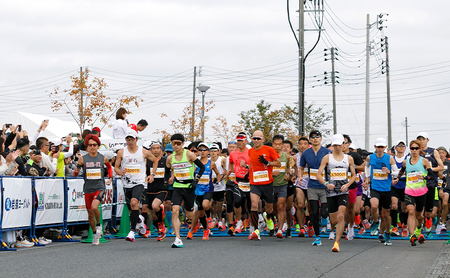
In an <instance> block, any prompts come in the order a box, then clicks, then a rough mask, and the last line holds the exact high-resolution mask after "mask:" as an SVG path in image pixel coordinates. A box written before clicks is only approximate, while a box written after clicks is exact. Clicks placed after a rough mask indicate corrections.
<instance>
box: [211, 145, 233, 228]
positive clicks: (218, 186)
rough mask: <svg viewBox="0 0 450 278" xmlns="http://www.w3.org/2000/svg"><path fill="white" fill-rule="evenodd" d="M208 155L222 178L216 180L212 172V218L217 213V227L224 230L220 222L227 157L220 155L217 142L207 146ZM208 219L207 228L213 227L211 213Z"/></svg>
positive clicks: (214, 173)
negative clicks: (213, 203)
mask: <svg viewBox="0 0 450 278" xmlns="http://www.w3.org/2000/svg"><path fill="white" fill-rule="evenodd" d="M209 151H210V155H211V161H212V162H214V164H215V165H216V168H217V170H218V171H219V174H220V175H222V178H221V179H220V182H219V181H218V177H217V175H216V172H213V176H212V177H213V184H214V194H213V197H212V199H213V200H214V201H215V207H214V209H213V211H214V218H215V216H216V215H217V218H216V219H219V223H218V228H219V229H221V230H222V231H225V225H224V224H223V222H222V217H221V215H222V205H223V200H224V198H225V189H226V186H225V179H226V178H227V174H226V173H228V172H227V171H226V168H227V163H226V161H227V158H226V157H223V156H220V155H219V154H220V152H221V148H220V146H219V145H218V144H212V145H211V146H210V148H209ZM207 221H208V229H212V228H214V222H213V220H212V219H211V215H210V216H209V218H208V219H207Z"/></svg>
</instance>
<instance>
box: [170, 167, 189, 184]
mask: <svg viewBox="0 0 450 278" xmlns="http://www.w3.org/2000/svg"><path fill="white" fill-rule="evenodd" d="M173 172H174V173H173V175H174V176H175V178H176V179H177V180H179V181H184V180H189V179H191V173H189V169H188V168H182V169H174V171H173Z"/></svg>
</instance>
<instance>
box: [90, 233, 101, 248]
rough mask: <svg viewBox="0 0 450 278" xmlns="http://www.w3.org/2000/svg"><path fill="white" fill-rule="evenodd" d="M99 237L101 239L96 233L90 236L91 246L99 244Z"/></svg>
mask: <svg viewBox="0 0 450 278" xmlns="http://www.w3.org/2000/svg"><path fill="white" fill-rule="evenodd" d="M101 237H102V235H101V234H99V233H97V232H96V233H95V234H94V235H93V236H92V245H99V244H100V238H101Z"/></svg>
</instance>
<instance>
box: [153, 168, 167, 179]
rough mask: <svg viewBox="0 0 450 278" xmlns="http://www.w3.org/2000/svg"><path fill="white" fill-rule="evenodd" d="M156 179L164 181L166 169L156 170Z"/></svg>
mask: <svg viewBox="0 0 450 278" xmlns="http://www.w3.org/2000/svg"><path fill="white" fill-rule="evenodd" d="M155 174H156V175H155V179H163V178H164V174H165V169H164V168H156V173H155Z"/></svg>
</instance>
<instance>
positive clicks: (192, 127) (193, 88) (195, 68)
mask: <svg viewBox="0 0 450 278" xmlns="http://www.w3.org/2000/svg"><path fill="white" fill-rule="evenodd" d="M196 77H197V67H195V66H194V86H193V87H192V121H191V141H192V142H194V125H195V90H196V87H195V84H196V80H195V79H196Z"/></svg>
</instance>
